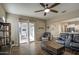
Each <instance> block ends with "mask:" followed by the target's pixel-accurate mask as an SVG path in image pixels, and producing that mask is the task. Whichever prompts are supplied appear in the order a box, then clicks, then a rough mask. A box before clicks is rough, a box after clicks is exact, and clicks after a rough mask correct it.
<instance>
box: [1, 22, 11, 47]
mask: <svg viewBox="0 0 79 59" xmlns="http://www.w3.org/2000/svg"><path fill="white" fill-rule="evenodd" d="M3 46H5V47H6V46H9V47H10V46H11V24H10V23H2V22H0V47H3Z"/></svg>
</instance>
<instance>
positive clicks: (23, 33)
mask: <svg viewBox="0 0 79 59" xmlns="http://www.w3.org/2000/svg"><path fill="white" fill-rule="evenodd" d="M25 42H28V23H22V22H21V23H20V43H25Z"/></svg>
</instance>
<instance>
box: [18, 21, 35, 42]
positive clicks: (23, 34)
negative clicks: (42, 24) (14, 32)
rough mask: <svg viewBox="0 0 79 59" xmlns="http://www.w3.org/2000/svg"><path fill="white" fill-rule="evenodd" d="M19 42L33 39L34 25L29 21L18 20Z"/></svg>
mask: <svg viewBox="0 0 79 59" xmlns="http://www.w3.org/2000/svg"><path fill="white" fill-rule="evenodd" d="M19 30H20V31H19V38H20V40H19V42H20V43H29V42H33V41H35V26H34V23H31V22H19Z"/></svg>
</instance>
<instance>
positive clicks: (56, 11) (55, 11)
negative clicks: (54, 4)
mask: <svg viewBox="0 0 79 59" xmlns="http://www.w3.org/2000/svg"><path fill="white" fill-rule="evenodd" d="M50 11H51V12H55V13H58V11H56V10H50Z"/></svg>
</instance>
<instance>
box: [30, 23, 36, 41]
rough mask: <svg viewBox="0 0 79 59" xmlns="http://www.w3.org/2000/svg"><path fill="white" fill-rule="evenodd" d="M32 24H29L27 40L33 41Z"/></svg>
mask: <svg viewBox="0 0 79 59" xmlns="http://www.w3.org/2000/svg"><path fill="white" fill-rule="evenodd" d="M34 37H35V35H34V23H29V40H30V41H34V39H35V38H34Z"/></svg>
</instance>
